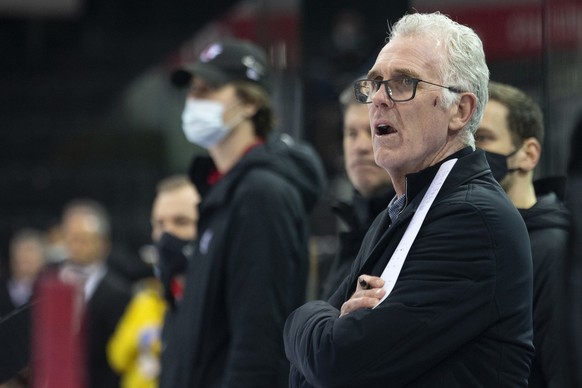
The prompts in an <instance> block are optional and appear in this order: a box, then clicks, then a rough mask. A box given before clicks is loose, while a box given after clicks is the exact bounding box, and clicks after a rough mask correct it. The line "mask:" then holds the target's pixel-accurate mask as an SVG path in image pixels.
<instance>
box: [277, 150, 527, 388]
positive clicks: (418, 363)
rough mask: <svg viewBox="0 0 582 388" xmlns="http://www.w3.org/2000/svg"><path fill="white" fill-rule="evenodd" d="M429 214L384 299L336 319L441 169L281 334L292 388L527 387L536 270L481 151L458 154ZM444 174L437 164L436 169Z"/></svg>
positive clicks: (410, 191) (411, 184) (391, 247)
mask: <svg viewBox="0 0 582 388" xmlns="http://www.w3.org/2000/svg"><path fill="white" fill-rule="evenodd" d="M453 157H457V158H458V160H457V162H456V164H455V166H454V167H453V169H452V170H451V172H450V174H449V175H448V177H447V179H446V180H445V182H444V184H443V186H442V188H441V190H440V192H439V193H438V195H437V196H436V198H435V200H434V202H433V204H432V205H431V207H430V209H429V211H428V214H427V215H426V218H425V220H424V222H423V224H422V226H421V228H420V230H419V233H418V235H417V236H416V239H415V240H414V243H413V244H412V247H411V249H410V251H409V252H408V255H407V258H406V261H405V262H404V265H403V267H402V271H401V272H400V275H399V277H398V280H397V282H396V283H395V286H394V289H393V290H392V293H391V294H390V295H389V296H388V298H387V299H386V300H384V301H383V302H382V303H381V304H380V305H379V306H377V307H376V308H375V309H359V310H357V311H353V312H351V313H350V314H347V315H345V316H342V317H339V315H340V311H339V310H340V308H341V306H342V304H343V303H344V302H345V301H346V300H348V299H349V298H350V297H351V295H352V294H353V293H354V291H355V290H356V282H357V279H358V276H359V275H360V274H370V275H375V276H380V274H381V273H382V271H383V270H384V268H385V267H386V265H387V263H388V262H389V261H390V258H391V257H392V254H393V252H394V251H395V250H396V247H397V246H398V243H399V242H400V240H401V238H402V236H403V235H404V232H405V231H406V229H407V226H408V225H409V223H410V221H411V219H412V216H413V214H414V213H415V211H416V210H417V209H418V206H419V204H420V202H421V200H422V198H423V196H424V194H425V193H426V192H427V189H428V186H429V184H430V183H431V182H432V180H433V177H434V176H435V174H436V171H437V169H438V168H439V165H438V164H437V165H435V166H431V167H429V168H427V169H425V170H423V171H420V172H418V173H415V174H409V175H407V176H406V198H407V204H406V206H405V207H404V209H403V210H402V212H401V213H400V215H399V216H398V218H397V220H396V221H395V222H394V223H392V224H391V222H390V217H389V216H388V211H384V212H382V213H381V214H380V215H379V216H378V218H377V219H376V221H375V222H374V223H373V224H372V226H371V227H370V229H369V230H368V233H367V234H366V237H365V238H364V241H363V243H362V248H361V249H360V252H359V253H358V256H357V257H356V259H355V263H354V266H353V267H352V271H350V275H349V276H348V277H347V278H346V280H345V281H344V282H343V283H342V284H341V285H340V287H339V288H338V290H337V291H336V292H335V294H333V295H332V297H331V298H330V300H329V302H324V301H311V302H308V303H306V304H304V305H303V306H301V307H300V308H298V309H297V310H295V311H294V312H293V313H291V315H290V316H289V318H288V319H287V322H286V324H285V329H284V338H285V351H286V354H287V357H288V358H289V360H290V361H291V364H292V371H291V377H290V387H293V388H294V387H302V388H307V387H322V388H323V387H325V388H331V387H342V388H348V387H390V388H398V387H408V388H412V387H414V388H418V387H431V388H433V387H443V388H445V387H446V388H466V387H495V388H501V387H507V388H510V387H511V388H516V387H525V386H527V378H528V376H529V371H530V369H529V368H530V365H531V359H532V357H533V346H532V318H531V317H532V276H533V275H532V264H531V252H530V246H529V241H528V235H527V230H526V228H525V225H524V222H523V219H522V218H521V217H520V215H519V213H518V212H517V210H516V209H515V207H514V206H513V204H512V203H511V202H510V201H509V198H508V197H507V195H506V194H505V193H504V192H503V189H502V188H501V187H500V186H499V184H498V183H497V182H496V181H495V180H494V179H493V176H492V174H491V171H490V169H489V166H488V164H487V161H486V159H485V156H484V154H483V151H481V150H477V151H474V152H472V151H471V149H470V148H465V149H464V150H461V151H459V152H457V153H456V154H454V155H453ZM439 164H440V163H439Z"/></svg>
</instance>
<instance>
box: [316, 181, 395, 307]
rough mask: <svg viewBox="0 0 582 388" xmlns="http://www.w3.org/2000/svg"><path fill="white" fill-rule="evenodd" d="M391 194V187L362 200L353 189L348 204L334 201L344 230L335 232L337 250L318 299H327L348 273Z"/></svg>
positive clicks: (333, 207)
mask: <svg viewBox="0 0 582 388" xmlns="http://www.w3.org/2000/svg"><path fill="white" fill-rule="evenodd" d="M394 194H395V193H394V189H393V188H392V186H391V185H387V186H386V189H385V190H382V192H381V193H379V194H378V195H376V196H374V197H371V198H365V197H364V196H362V195H361V194H360V193H358V192H357V191H356V190H354V195H353V197H352V201H351V202H349V203H348V202H339V201H338V202H337V203H335V204H334V205H332V210H333V212H334V214H335V215H336V216H337V217H338V219H339V220H340V221H341V222H342V224H343V225H344V226H345V230H343V231H341V232H339V233H338V251H337V254H336V256H335V258H334V260H333V263H332V264H331V267H330V269H329V272H328V273H327V275H326V278H325V281H324V283H323V287H322V292H321V299H324V300H327V299H328V298H329V297H330V296H331V295H332V294H333V293H334V292H335V290H336V289H337V288H338V287H339V285H340V284H341V282H342V281H343V280H344V279H345V277H346V276H347V275H348V274H349V273H350V268H351V267H352V264H353V263H354V259H355V258H356V255H357V254H358V251H359V250H360V246H361V245H362V240H363V239H364V236H365V235H366V232H367V231H368V228H369V227H370V225H372V222H374V219H375V218H376V217H377V216H378V214H380V212H382V211H383V210H385V209H386V208H387V207H388V203H390V200H391V199H392V198H393V197H394Z"/></svg>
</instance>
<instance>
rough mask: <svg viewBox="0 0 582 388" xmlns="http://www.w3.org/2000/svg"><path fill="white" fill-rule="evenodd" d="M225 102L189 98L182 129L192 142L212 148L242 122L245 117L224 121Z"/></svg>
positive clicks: (185, 107)
mask: <svg viewBox="0 0 582 388" xmlns="http://www.w3.org/2000/svg"><path fill="white" fill-rule="evenodd" d="M224 111H225V107H224V104H222V103H220V102H217V101H211V100H199V99H194V98H188V99H187V100H186V105H185V106H184V111H183V112H182V130H183V131H184V135H186V138H187V139H188V141H189V142H190V143H193V144H197V145H199V146H201V147H204V148H211V147H213V146H215V145H217V144H218V143H220V141H221V140H222V139H224V138H225V137H226V135H228V133H229V132H230V130H231V129H232V128H234V127H235V126H237V125H238V124H240V123H241V122H242V121H243V120H244V117H240V118H239V119H237V120H235V121H233V122H230V123H224V121H223V115H224Z"/></svg>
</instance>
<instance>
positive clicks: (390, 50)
mask: <svg viewBox="0 0 582 388" xmlns="http://www.w3.org/2000/svg"><path fill="white" fill-rule="evenodd" d="M444 59H445V50H444V46H443V44H442V42H441V41H439V40H438V39H436V38H435V37H432V36H429V35H410V36H399V37H395V38H393V39H392V40H390V41H389V42H388V43H386V45H384V47H383V48H382V50H381V51H380V53H379V54H378V57H377V58H376V62H375V63H374V66H373V67H372V69H370V72H369V73H368V77H369V78H370V79H376V78H378V79H379V78H381V79H389V78H393V77H397V76H411V77H416V78H421V79H427V80H430V81H440V80H439V79H438V77H439V69H440V66H441V65H442V62H443V61H444Z"/></svg>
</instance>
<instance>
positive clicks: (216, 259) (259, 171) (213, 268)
mask: <svg viewBox="0 0 582 388" xmlns="http://www.w3.org/2000/svg"><path fill="white" fill-rule="evenodd" d="M209 167H210V168H211V167H212V164H211V163H209V160H208V159H200V158H198V159H196V160H195V161H194V164H193V165H192V168H191V176H192V178H193V181H194V184H195V185H196V186H197V187H199V188H200V191H201V192H202V202H201V203H200V206H199V212H200V219H199V222H198V239H197V241H196V248H195V251H194V254H193V256H192V258H191V260H190V262H189V263H188V269H187V275H186V286H185V290H184V297H183V299H182V301H181V302H180V303H179V304H178V306H177V309H176V311H175V316H174V317H173V318H174V319H172V320H171V321H170V322H171V325H173V327H172V328H166V330H165V331H166V333H169V334H168V337H167V339H166V344H165V346H166V347H165V349H164V351H163V355H162V358H163V360H162V363H163V365H164V366H165V367H166V370H165V371H163V372H162V379H161V387H162V388H182V387H184V388H185V387H204V388H212V387H252V388H259V387H269V388H276V387H286V386H287V382H288V373H289V365H288V362H287V360H286V358H285V353H284V350H283V338H282V332H283V325H284V323H285V318H286V317H287V315H288V314H289V313H290V312H291V311H292V310H293V309H294V308H296V307H297V306H299V305H300V304H301V303H303V302H304V300H305V291H306V282H307V274H308V263H309V260H308V237H309V230H308V226H309V213H310V211H311V210H312V209H313V208H314V206H315V205H316V203H317V201H318V200H319V198H320V197H321V196H322V195H323V193H324V191H325V173H324V170H323V166H322V164H321V161H320V159H319V158H318V157H317V155H316V153H315V152H314V151H313V149H312V148H311V147H310V146H307V145H306V144H300V143H299V142H296V141H294V140H292V139H291V138H290V137H289V136H287V135H282V136H276V137H274V138H273V139H270V140H269V141H267V142H266V143H264V144H262V145H259V146H256V147H254V148H252V149H251V150H250V151H248V152H247V153H246V154H245V155H244V156H243V157H242V159H241V160H240V161H239V162H238V163H237V164H236V165H235V166H234V167H233V168H232V169H231V170H230V171H229V172H228V173H227V174H226V175H224V176H223V177H222V178H220V180H218V182H216V183H215V184H214V185H212V186H208V185H207V181H206V179H207V177H208V168H209Z"/></svg>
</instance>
